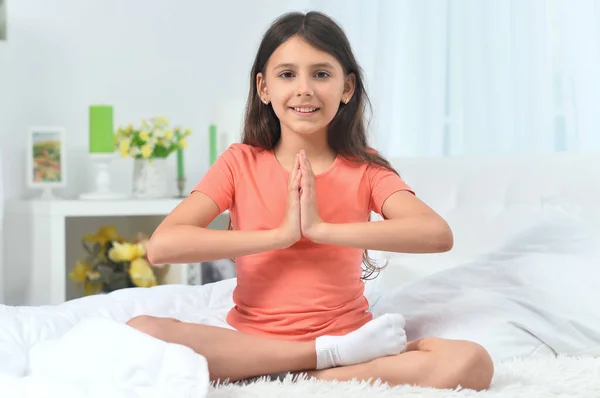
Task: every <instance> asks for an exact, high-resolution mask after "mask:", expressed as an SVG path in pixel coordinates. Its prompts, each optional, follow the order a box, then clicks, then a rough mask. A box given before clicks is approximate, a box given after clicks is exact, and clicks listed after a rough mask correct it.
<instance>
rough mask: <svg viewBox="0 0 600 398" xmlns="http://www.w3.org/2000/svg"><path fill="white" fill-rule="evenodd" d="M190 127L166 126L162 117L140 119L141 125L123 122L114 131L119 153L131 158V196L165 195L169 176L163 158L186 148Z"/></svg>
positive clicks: (166, 121) (166, 120)
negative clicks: (132, 164)
mask: <svg viewBox="0 0 600 398" xmlns="http://www.w3.org/2000/svg"><path fill="white" fill-rule="evenodd" d="M191 133H192V131H191V129H189V128H186V129H184V128H182V127H179V126H175V127H171V126H169V120H168V119H167V118H165V117H155V118H151V119H148V120H142V122H141V124H140V126H137V127H136V126H133V125H131V124H130V125H128V126H122V127H119V128H118V129H117V131H116V133H115V145H116V149H117V150H118V151H119V153H120V154H121V156H122V157H124V158H127V157H131V158H133V159H134V166H133V196H134V197H135V198H142V199H154V198H163V197H166V196H167V186H168V184H167V181H168V177H169V173H168V168H167V164H166V159H167V158H168V156H169V155H170V154H171V153H173V152H176V151H178V152H179V153H181V151H182V150H183V149H185V148H187V145H188V143H187V137H188V136H189V135H190V134H191Z"/></svg>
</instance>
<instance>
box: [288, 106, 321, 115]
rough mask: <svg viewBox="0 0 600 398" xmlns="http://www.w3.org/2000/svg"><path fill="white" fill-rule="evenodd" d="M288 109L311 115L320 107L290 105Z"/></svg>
mask: <svg viewBox="0 0 600 398" xmlns="http://www.w3.org/2000/svg"><path fill="white" fill-rule="evenodd" d="M290 109H291V110H293V111H294V112H295V113H297V114H298V115H300V116H312V115H314V114H315V113H317V112H318V111H319V109H321V108H315V107H307V106H290Z"/></svg>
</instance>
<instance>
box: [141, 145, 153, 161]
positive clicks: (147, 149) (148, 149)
mask: <svg viewBox="0 0 600 398" xmlns="http://www.w3.org/2000/svg"><path fill="white" fill-rule="evenodd" d="M152 152H154V148H152V146H150V145H144V146H142V157H143V158H144V159H148V158H149V157H150V155H152Z"/></svg>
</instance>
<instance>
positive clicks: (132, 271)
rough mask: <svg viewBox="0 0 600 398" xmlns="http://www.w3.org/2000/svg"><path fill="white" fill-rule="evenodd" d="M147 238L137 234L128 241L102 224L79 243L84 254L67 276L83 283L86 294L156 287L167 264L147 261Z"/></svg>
mask: <svg viewBox="0 0 600 398" xmlns="http://www.w3.org/2000/svg"><path fill="white" fill-rule="evenodd" d="M147 240H148V237H147V236H145V235H142V234H138V235H137V236H136V237H135V238H134V239H132V240H131V241H128V240H126V239H125V238H123V237H122V236H120V235H119V233H118V232H117V230H116V228H115V227H114V226H105V227H101V228H100V229H99V230H98V231H97V232H96V233H95V234H89V235H84V236H83V239H82V244H83V247H84V248H85V251H86V252H87V257H86V258H83V259H79V260H78V261H77V262H76V264H75V266H74V267H73V268H72V270H71V272H69V278H70V279H71V280H73V281H75V282H77V283H78V284H79V285H80V286H82V288H83V293H84V295H86V296H89V295H92V294H97V293H100V292H104V293H109V292H112V291H114V290H118V289H124V288H129V287H152V286H156V285H158V284H159V281H160V280H161V279H162V278H163V277H164V275H165V274H166V273H167V271H168V267H167V266H162V265H161V266H153V265H151V264H150V263H149V262H148V259H147V257H146V249H145V242H146V241H147Z"/></svg>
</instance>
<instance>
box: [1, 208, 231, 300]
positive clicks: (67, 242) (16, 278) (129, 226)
mask: <svg viewBox="0 0 600 398" xmlns="http://www.w3.org/2000/svg"><path fill="white" fill-rule="evenodd" d="M180 201H181V200H180V199H158V200H135V199H131V200H106V201H91V200H90V201H87V200H9V201H7V202H6V206H5V224H4V225H5V229H4V288H5V290H4V301H5V304H8V305H47V304H60V303H62V302H65V301H67V300H71V299H74V298H78V297H81V296H82V292H81V291H80V290H79V289H78V287H77V284H76V283H74V282H73V281H71V280H70V279H69V277H68V273H69V271H70V270H71V268H72V267H73V266H74V265H75V263H76V261H77V259H78V258H81V257H83V256H85V251H84V249H83V246H82V243H81V238H82V236H83V235H84V234H91V233H94V232H95V231H96V230H97V229H98V228H99V227H101V226H104V225H115V227H116V228H117V230H118V231H119V233H120V234H121V235H122V236H124V237H127V238H132V237H133V236H134V235H135V234H136V233H138V232H142V233H144V234H147V235H151V234H152V232H153V231H154V229H156V227H157V226H158V224H159V223H160V222H161V221H162V220H163V218H164V217H165V216H166V215H167V214H169V213H170V212H171V210H173V209H174V208H175V207H176V206H177V205H178V204H179V203H180ZM228 221H229V216H228V214H227V213H223V214H221V215H220V216H218V217H217V218H216V219H215V220H214V221H213V223H212V224H211V225H209V228H214V229H225V228H227V224H228ZM186 281H187V267H185V266H179V265H172V266H171V267H170V269H169V273H168V274H167V276H166V278H165V283H176V284H179V283H186Z"/></svg>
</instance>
